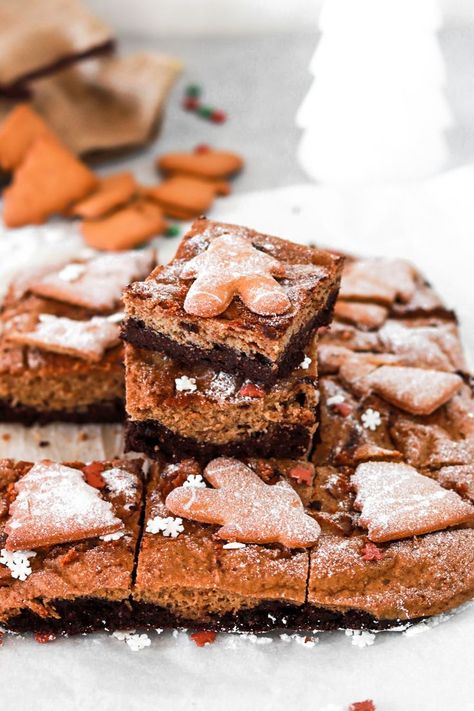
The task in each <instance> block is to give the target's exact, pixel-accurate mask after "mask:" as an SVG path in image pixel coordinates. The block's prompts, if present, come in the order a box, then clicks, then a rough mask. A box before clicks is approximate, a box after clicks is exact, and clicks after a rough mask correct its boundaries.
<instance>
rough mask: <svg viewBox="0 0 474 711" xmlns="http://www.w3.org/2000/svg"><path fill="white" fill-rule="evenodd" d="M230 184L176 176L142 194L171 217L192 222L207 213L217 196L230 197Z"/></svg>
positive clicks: (146, 189)
mask: <svg viewBox="0 0 474 711" xmlns="http://www.w3.org/2000/svg"><path fill="white" fill-rule="evenodd" d="M229 191H230V187H229V185H228V183H225V182H222V181H220V182H216V181H205V180H200V179H198V178H190V177H188V176H184V175H175V176H173V177H171V178H168V179H167V180H164V181H163V182H162V183H160V185H157V186H156V187H151V188H144V189H143V190H142V194H143V195H144V196H145V197H147V198H149V199H150V200H153V201H155V202H156V203H157V204H158V205H160V207H161V208H162V209H163V211H164V213H165V214H166V215H168V216H169V217H174V218H175V219H177V220H192V219H193V218H194V217H199V216H200V215H203V214H204V213H206V212H207V211H208V210H209V208H210V207H211V205H212V203H213V202H214V198H215V196H216V195H228V193H229Z"/></svg>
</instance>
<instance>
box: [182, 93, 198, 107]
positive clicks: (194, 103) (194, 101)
mask: <svg viewBox="0 0 474 711" xmlns="http://www.w3.org/2000/svg"><path fill="white" fill-rule="evenodd" d="M198 106H199V99H198V98H196V97H195V96H187V97H186V98H185V99H183V109H186V111H195V110H196V109H197V107H198Z"/></svg>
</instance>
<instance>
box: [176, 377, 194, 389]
mask: <svg viewBox="0 0 474 711" xmlns="http://www.w3.org/2000/svg"><path fill="white" fill-rule="evenodd" d="M174 383H175V386H176V392H178V393H193V392H195V390H197V385H196V378H188V376H187V375H182V376H181V377H180V378H175V380H174Z"/></svg>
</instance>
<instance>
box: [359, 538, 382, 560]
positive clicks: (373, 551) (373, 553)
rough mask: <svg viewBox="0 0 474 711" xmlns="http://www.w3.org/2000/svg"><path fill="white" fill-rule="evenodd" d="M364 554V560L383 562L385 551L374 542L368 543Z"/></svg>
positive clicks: (364, 548) (363, 549)
mask: <svg viewBox="0 0 474 711" xmlns="http://www.w3.org/2000/svg"><path fill="white" fill-rule="evenodd" d="M362 554H363V555H362V558H363V560H382V558H383V556H384V551H383V550H382V549H381V548H378V547H377V546H376V545H375V543H372V541H367V543H366V544H365V546H364V547H363V548H362Z"/></svg>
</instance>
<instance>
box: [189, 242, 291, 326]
mask: <svg viewBox="0 0 474 711" xmlns="http://www.w3.org/2000/svg"><path fill="white" fill-rule="evenodd" d="M284 274H285V268H284V266H283V264H282V263H281V262H279V261H278V260H277V259H275V258H274V257H271V256H270V255H269V254H265V253H264V252H261V251H259V250H257V249H255V247H254V246H253V244H252V243H251V242H250V240H248V239H245V238H243V237H238V236H236V235H231V234H224V235H222V236H221V237H218V238H217V239H215V240H213V241H212V242H211V244H210V245H209V247H208V248H207V250H206V251H205V252H202V253H201V254H199V255H198V256H197V257H194V258H193V259H191V260H190V261H189V262H188V263H187V264H186V265H185V266H184V268H183V270H182V271H181V275H180V276H181V278H182V279H195V282H194V283H193V284H192V286H191V288H190V289H189V291H188V293H187V295H186V299H185V301H184V309H185V311H187V312H188V313H190V314H194V315H195V316H203V317H205V318H209V317H211V316H217V315H218V314H221V313H223V312H224V311H225V310H226V308H227V307H228V306H229V304H230V302H231V301H232V299H233V298H234V296H235V295H239V296H240V298H241V299H242V301H243V302H244V304H245V305H246V306H247V308H248V309H250V311H253V312H254V313H256V314H260V315H264V316H268V315H272V314H275V315H277V314H282V313H285V312H286V311H288V310H289V309H290V308H291V302H290V300H289V298H288V296H287V294H286V291H285V290H284V288H283V287H282V286H281V285H280V284H279V283H278V282H277V281H276V280H275V278H274V276H273V275H275V276H280V277H281V276H284Z"/></svg>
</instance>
